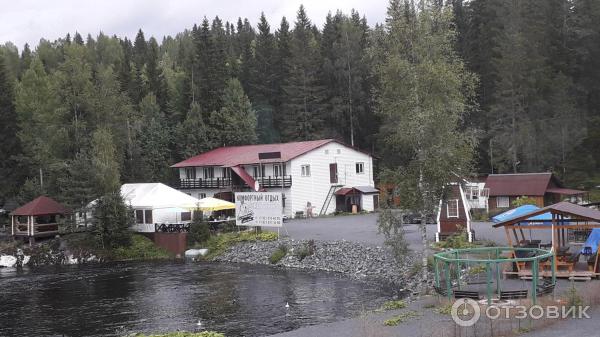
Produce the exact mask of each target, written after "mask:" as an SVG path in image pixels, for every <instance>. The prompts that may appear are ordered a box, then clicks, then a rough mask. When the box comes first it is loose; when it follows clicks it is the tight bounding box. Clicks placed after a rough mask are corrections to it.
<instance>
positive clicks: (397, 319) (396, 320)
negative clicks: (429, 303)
mask: <svg viewBox="0 0 600 337" xmlns="http://www.w3.org/2000/svg"><path fill="white" fill-rule="evenodd" d="M416 316H418V313H417V312H416V311H407V312H403V313H401V314H399V315H396V316H394V317H392V318H390V319H386V320H385V321H384V322H383V324H384V325H386V326H396V325H398V324H400V323H402V322H406V321H407V320H409V319H411V318H413V317H416Z"/></svg>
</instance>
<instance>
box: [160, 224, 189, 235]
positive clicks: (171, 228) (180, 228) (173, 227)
mask: <svg viewBox="0 0 600 337" xmlns="http://www.w3.org/2000/svg"><path fill="white" fill-rule="evenodd" d="M154 231H155V232H156V233H189V231H190V224H189V223H169V224H164V223H161V224H158V223H157V224H154Z"/></svg>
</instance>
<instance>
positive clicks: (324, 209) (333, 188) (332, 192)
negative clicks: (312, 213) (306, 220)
mask: <svg viewBox="0 0 600 337" xmlns="http://www.w3.org/2000/svg"><path fill="white" fill-rule="evenodd" d="M342 186H343V185H331V187H330V188H329V192H327V197H325V201H323V206H322V207H321V211H320V212H319V215H323V214H325V212H327V209H329V205H330V204H331V199H333V197H334V196H335V192H336V191H337V190H339V189H340V188H341V187H342Z"/></svg>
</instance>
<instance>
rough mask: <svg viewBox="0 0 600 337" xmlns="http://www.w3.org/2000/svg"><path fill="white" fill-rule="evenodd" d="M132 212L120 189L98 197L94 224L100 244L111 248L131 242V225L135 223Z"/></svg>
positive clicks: (102, 246)
mask: <svg viewBox="0 0 600 337" xmlns="http://www.w3.org/2000/svg"><path fill="white" fill-rule="evenodd" d="M131 212H132V210H131V209H130V208H129V207H127V205H126V204H125V200H123V196H121V192H120V191H119V190H114V191H110V192H107V193H106V194H104V195H103V196H102V197H100V198H99V199H98V201H97V203H96V206H95V207H94V212H93V226H92V233H93V234H94V236H95V237H96V240H97V242H98V246H100V247H101V248H102V249H111V248H118V247H123V246H128V245H129V244H130V243H131V230H130V227H132V226H133V225H134V222H133V217H132V216H131Z"/></svg>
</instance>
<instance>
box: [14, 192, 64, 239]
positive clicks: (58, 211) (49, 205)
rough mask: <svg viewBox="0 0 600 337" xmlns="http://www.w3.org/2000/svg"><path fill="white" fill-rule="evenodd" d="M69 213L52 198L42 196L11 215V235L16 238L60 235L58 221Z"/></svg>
mask: <svg viewBox="0 0 600 337" xmlns="http://www.w3.org/2000/svg"><path fill="white" fill-rule="evenodd" d="M67 213H69V211H68V210H67V208H66V207H64V206H63V205H61V204H60V203H58V202H56V201H55V200H54V199H52V198H48V197H46V196H40V197H37V198H35V199H34V200H33V201H30V202H29V203H27V204H25V205H23V206H21V207H19V208H17V209H15V210H14V211H13V212H12V213H11V233H12V235H13V236H14V237H21V238H29V242H34V241H35V238H36V237H47V236H52V235H56V234H58V219H59V217H60V216H64V215H66V214H67Z"/></svg>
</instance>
